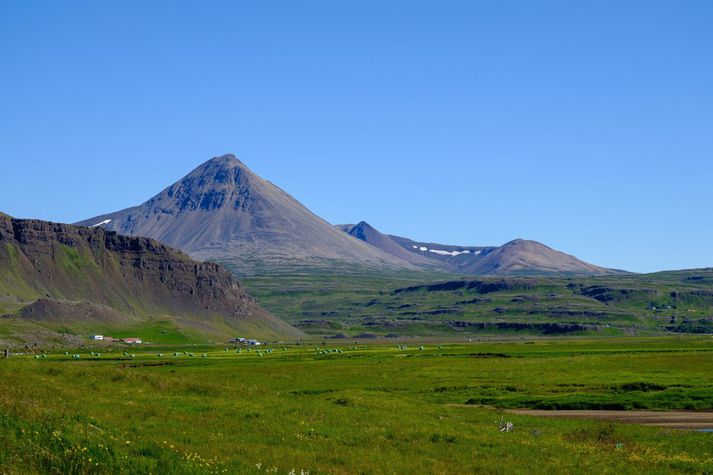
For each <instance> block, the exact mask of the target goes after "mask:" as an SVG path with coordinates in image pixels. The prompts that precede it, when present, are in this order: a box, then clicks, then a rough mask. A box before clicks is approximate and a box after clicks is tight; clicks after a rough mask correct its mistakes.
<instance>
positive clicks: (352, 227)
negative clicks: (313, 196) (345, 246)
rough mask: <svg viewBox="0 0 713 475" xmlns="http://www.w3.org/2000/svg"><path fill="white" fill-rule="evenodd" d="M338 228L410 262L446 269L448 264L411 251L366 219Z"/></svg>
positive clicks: (337, 226) (338, 226)
mask: <svg viewBox="0 0 713 475" xmlns="http://www.w3.org/2000/svg"><path fill="white" fill-rule="evenodd" d="M335 227H336V228H337V229H340V230H341V231H343V232H345V233H347V234H349V235H351V236H354V237H355V238H357V239H360V240H362V241H364V242H366V243H367V244H369V245H371V246H374V247H376V248H378V249H380V250H382V251H384V252H386V253H388V254H391V255H393V256H394V257H398V258H399V259H401V260H403V261H406V262H408V263H410V264H413V265H417V266H422V267H432V268H442V269H445V268H446V267H447V266H445V265H443V264H440V263H438V262H437V261H434V260H432V259H428V258H427V257H424V256H421V255H419V254H417V253H415V252H410V251H409V250H407V249H405V248H404V247H403V246H401V245H399V244H398V243H397V242H395V241H394V240H393V239H392V238H391V237H390V236H387V235H385V234H382V233H380V232H379V231H377V230H376V229H374V228H373V227H372V226H371V225H370V224H369V223H367V222H366V221H361V222H360V223H358V224H338V225H336V226H335Z"/></svg>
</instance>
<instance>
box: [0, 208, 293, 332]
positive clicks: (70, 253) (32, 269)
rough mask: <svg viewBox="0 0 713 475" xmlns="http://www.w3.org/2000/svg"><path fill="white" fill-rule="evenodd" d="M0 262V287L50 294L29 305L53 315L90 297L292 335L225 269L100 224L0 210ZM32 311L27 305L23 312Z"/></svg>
mask: <svg viewBox="0 0 713 475" xmlns="http://www.w3.org/2000/svg"><path fill="white" fill-rule="evenodd" d="M0 266H1V267H2V268H3V269H6V270H7V271H9V272H4V273H2V274H0V286H1V287H2V288H7V289H8V290H9V293H10V294H12V293H13V290H15V292H14V293H15V294H16V295H22V296H24V298H30V299H32V298H33V297H34V298H43V299H50V300H47V301H40V302H36V303H33V305H34V307H36V308H39V309H43V312H41V313H43V314H47V315H50V316H51V315H52V309H53V308H55V309H60V308H62V309H66V308H67V307H68V304H67V303H66V302H87V303H90V304H92V305H99V306H102V307H103V306H106V307H108V308H110V309H112V310H113V311H116V312H120V313H122V314H125V315H132V316H158V315H171V316H179V317H187V316H188V317H198V318H202V319H206V320H207V319H210V318H216V317H217V318H219V319H223V320H225V321H226V322H228V323H230V322H232V326H234V327H236V326H237V327H239V326H240V324H243V323H245V324H250V325H249V326H253V325H254V326H259V327H261V328H264V329H265V330H267V331H266V333H274V334H280V333H285V334H291V333H292V334H294V333H295V331H294V329H293V328H292V327H290V326H289V325H287V324H285V323H284V322H282V321H281V320H279V319H277V318H276V317H274V316H272V315H270V314H269V313H267V312H266V311H265V310H263V309H262V308H261V307H260V306H259V305H258V304H257V303H256V302H255V300H253V299H252V298H251V297H250V296H249V295H247V293H246V292H245V291H244V290H243V288H242V286H241V284H240V283H239V282H238V281H237V280H235V279H234V278H233V277H232V275H231V274H230V273H229V272H228V271H227V270H225V269H224V268H223V267H221V266H219V265H217V264H214V263H210V262H198V261H195V260H193V259H191V258H189V257H188V256H186V255H185V254H183V253H181V252H180V251H176V250H174V249H172V248H170V247H168V246H165V245H164V244H161V243H159V242H157V241H154V240H152V239H147V238H141V237H131V236H122V235H119V234H117V233H115V232H112V231H107V230H105V229H102V228H101V227H92V228H88V227H81V226H73V225H68V224H59V223H51V222H46V221H39V220H31V219H29V220H26V219H14V218H11V217H9V216H7V215H0ZM52 299H56V300H57V301H62V302H64V303H61V304H60V303H57V302H56V301H53V300H52ZM92 311H93V312H95V313H96V312H97V310H96V308H92ZM31 313H32V308H28V309H27V311H25V313H24V314H25V315H29V314H31ZM56 313H57V314H60V313H66V312H59V311H57V312H56ZM107 313H111V312H104V311H100V312H98V313H96V314H97V315H100V314H101V315H105V314H107ZM85 314H86V312H85ZM20 315H22V312H21V313H20Z"/></svg>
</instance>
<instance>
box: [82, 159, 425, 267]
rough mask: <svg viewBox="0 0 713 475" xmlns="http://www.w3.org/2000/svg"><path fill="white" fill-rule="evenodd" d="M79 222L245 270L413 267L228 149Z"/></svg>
mask: <svg viewBox="0 0 713 475" xmlns="http://www.w3.org/2000/svg"><path fill="white" fill-rule="evenodd" d="M77 224H79V225H83V226H99V227H103V228H104V229H108V230H112V231H117V232H119V233H121V234H127V235H132V236H144V237H150V238H153V239H156V240H158V241H161V242H163V243H166V244H168V245H171V246H174V247H176V248H178V249H181V250H182V251H184V252H186V253H188V254H189V255H191V256H192V257H195V258H199V259H214V260H216V259H217V260H221V261H230V262H232V263H234V264H235V265H239V266H240V268H241V269H243V270H244V271H245V272H254V271H259V270H260V269H264V268H265V266H271V265H274V266H277V267H279V266H281V265H288V264H289V265H296V266H300V265H306V266H307V265H312V266H315V265H316V266H319V265H320V264H324V265H328V264H329V263H341V264H347V265H358V266H365V267H372V268H377V269H378V268H404V267H406V268H409V267H411V266H410V264H408V263H406V262H404V261H402V260H400V259H398V258H397V257H395V256H393V255H391V254H389V253H386V252H383V251H381V250H380V249H378V248H375V247H373V246H370V245H368V244H365V243H364V242H363V241H360V240H358V239H355V238H353V237H351V236H349V235H347V234H345V233H342V232H340V231H339V230H337V229H335V228H334V227H332V225H330V224H329V223H327V222H326V221H324V220H323V219H321V218H320V217H318V216H317V215H315V214H314V213H312V212H311V211H309V210H308V209H307V208H305V207H304V206H303V205H302V204H301V203H299V202H298V201H297V200H295V199H294V198H293V197H292V196H290V195H289V194H287V193H286V192H285V191H283V190H281V189H280V188H278V187H277V186H275V185H273V184H272V183H270V182H269V181H266V180H264V179H262V178H260V177H259V176H257V175H256V174H255V173H253V172H252V171H251V170H250V169H249V168H248V167H247V166H245V164H243V163H242V162H241V161H240V160H238V159H237V158H236V157H235V156H234V155H230V154H229V155H223V156H220V157H214V158H212V159H210V160H208V161H207V162H205V163H204V164H202V165H201V166H199V167H198V168H196V169H195V170H193V171H192V172H191V173H189V174H188V175H186V176H185V177H183V178H182V179H180V180H179V181H178V182H176V183H174V184H173V185H171V186H169V187H168V188H166V189H164V190H163V191H161V192H160V193H159V194H157V195H156V196H154V197H153V198H151V199H149V200H148V201H146V202H145V203H143V204H141V205H138V206H135V207H133V208H128V209H125V210H121V211H117V212H114V213H108V214H104V215H101V216H96V217H94V218H91V219H87V220H84V221H81V222H79V223H77Z"/></svg>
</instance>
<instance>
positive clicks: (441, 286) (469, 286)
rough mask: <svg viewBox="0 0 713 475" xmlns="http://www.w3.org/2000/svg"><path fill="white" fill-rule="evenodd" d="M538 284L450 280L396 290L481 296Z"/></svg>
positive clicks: (523, 280) (511, 280)
mask: <svg viewBox="0 0 713 475" xmlns="http://www.w3.org/2000/svg"><path fill="white" fill-rule="evenodd" d="M536 285H537V282H536V281H534V280H529V279H500V280H497V281H483V280H450V281H447V282H438V283H435V284H429V285H414V286H411V287H404V288H401V289H396V290H394V293H395V294H400V293H403V292H418V291H421V290H425V291H427V292H448V291H452V290H475V291H477V292H478V293H480V294H487V293H490V292H499V291H503V290H530V289H533V288H534V287H535V286H536Z"/></svg>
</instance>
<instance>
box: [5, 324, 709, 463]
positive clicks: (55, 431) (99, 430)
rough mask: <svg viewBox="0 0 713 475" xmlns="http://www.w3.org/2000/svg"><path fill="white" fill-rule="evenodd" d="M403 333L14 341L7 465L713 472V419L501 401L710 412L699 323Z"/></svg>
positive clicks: (704, 339)
mask: <svg viewBox="0 0 713 475" xmlns="http://www.w3.org/2000/svg"><path fill="white" fill-rule="evenodd" d="M406 345H408V346H406V347H404V343H403V340H400V342H394V343H393V344H376V343H368V342H367V343H365V340H361V341H358V342H356V344H355V343H354V342H353V341H351V340H350V341H342V342H339V344H334V342H332V343H331V344H330V346H326V347H325V346H322V342H321V341H320V342H319V343H318V344H317V345H316V346H315V345H299V346H297V345H281V344H280V345H278V344H273V345H269V346H267V347H265V348H262V349H261V350H260V351H257V350H255V349H252V351H247V350H246V349H243V350H241V351H240V352H237V349H236V347H232V346H231V347H228V349H227V350H226V349H225V347H223V346H220V347H215V346H204V347H199V346H173V347H169V346H166V347H146V346H143V347H135V348H122V347H113V348H111V347H103V348H100V347H97V348H95V349H94V350H93V351H94V352H95V354H93V355H92V354H91V353H90V351H92V350H90V349H83V350H81V352H80V351H78V350H74V351H69V352H68V354H67V355H65V352H64V350H62V351H51V350H50V351H48V352H47V353H43V352H39V351H38V352H37V353H32V354H26V355H13V356H12V357H11V358H8V359H2V360H0V381H2V386H1V387H0V473H3V474H24V473H63V474H64V473H77V474H91V473H132V474H133V473H147V474H148V473H186V474H194V473H198V474H200V473H280V474H290V473H293V474H300V473H303V474H304V473H308V472H309V473H310V474H320V473H336V474H352V473H374V474H380V473H389V474H391V473H543V474H544V473H547V474H550V473H646V474H649V473H713V434H712V433H704V432H695V431H691V430H674V429H668V428H660V427H645V426H640V425H635V424H620V423H611V422H603V421H589V420H571V419H551V418H538V417H532V416H524V415H513V414H509V413H505V412H504V408H543V409H567V408H570V409H572V408H574V409H601V408H608V409H612V408H615V409H652V410H679V409H688V410H698V411H705V410H713V338H711V337H710V336H698V337H680V338H676V337H649V338H644V337H639V338H609V339H606V338H599V339H597V338H562V337H560V338H558V339H547V338H519V337H518V338H513V339H511V340H504V339H503V340H492V341H480V342H478V341H473V342H466V341H463V342H454V341H453V340H451V341H450V342H448V343H443V344H439V343H438V342H435V341H428V342H425V343H423V345H420V344H418V343H417V344H416V345H414V344H412V343H410V342H409V343H406ZM399 346H400V348H399ZM110 350H111V351H110ZM96 352H100V353H101V354H97V353H96ZM124 352H126V354H124ZM75 354H77V355H79V357H78V358H77V357H75V356H74V355H75ZM501 421H510V422H512V423H513V425H514V432H510V433H505V432H500V431H499V430H498V428H499V424H500V422H501Z"/></svg>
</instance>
